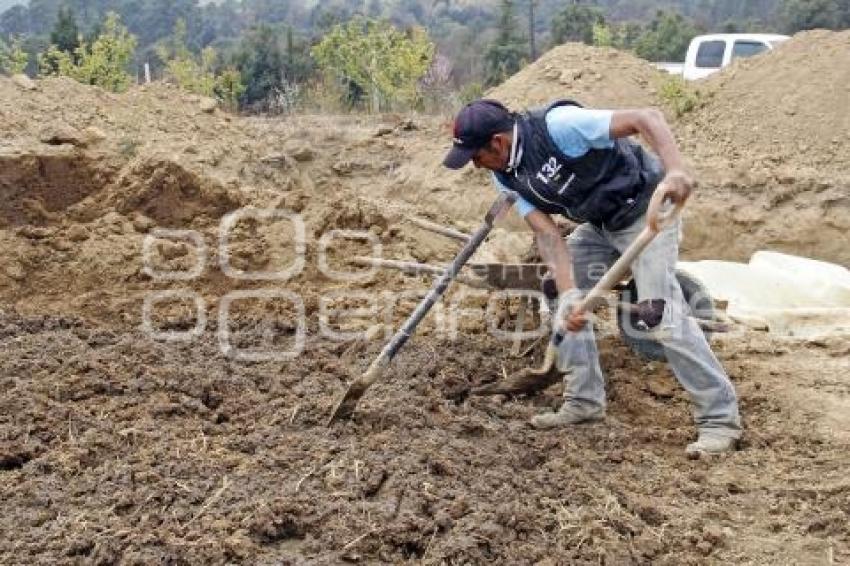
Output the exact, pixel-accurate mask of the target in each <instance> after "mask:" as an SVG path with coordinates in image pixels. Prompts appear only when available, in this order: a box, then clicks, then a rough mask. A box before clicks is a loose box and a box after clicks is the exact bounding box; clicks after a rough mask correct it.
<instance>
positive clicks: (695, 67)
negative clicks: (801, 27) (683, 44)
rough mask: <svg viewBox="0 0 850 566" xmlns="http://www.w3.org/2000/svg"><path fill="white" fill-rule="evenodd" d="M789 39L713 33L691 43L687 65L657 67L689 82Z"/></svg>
mask: <svg viewBox="0 0 850 566" xmlns="http://www.w3.org/2000/svg"><path fill="white" fill-rule="evenodd" d="M787 39H789V38H788V36H787V35H778V34H773V33H713V34H710V35H698V36H696V37H695V38H693V39H692V40H691V44H690V45H689V46H688V54H687V55H686V56H685V62H684V63H656V64H655V65H656V67H658V68H659V69H662V70H664V71H667V72H668V73H671V74H674V75H682V76H683V77H684V78H686V79H688V80H694V79H701V78H703V77H707V76H708V75H710V74H712V73H715V72H717V71H719V70H720V69H722V68H723V67H725V66H726V65H728V64H729V63H731V62H732V60H733V59H736V58H738V57H752V56H753V55H758V54H759V53H761V52H762V51H767V50H770V49H773V48H775V47H776V46H777V45H779V44H780V43H782V42H783V41H785V40H787Z"/></svg>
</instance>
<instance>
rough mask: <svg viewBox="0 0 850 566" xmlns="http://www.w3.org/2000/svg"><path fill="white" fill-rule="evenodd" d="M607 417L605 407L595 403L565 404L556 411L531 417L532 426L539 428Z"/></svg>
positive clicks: (587, 421) (599, 419)
mask: <svg viewBox="0 0 850 566" xmlns="http://www.w3.org/2000/svg"><path fill="white" fill-rule="evenodd" d="M604 418H605V408H604V407H599V406H595V405H570V404H567V403H564V405H563V406H562V407H561V408H560V409H558V411H557V412H555V413H546V414H544V415H537V416H535V417H533V418H532V419H531V426H533V427H534V428H539V429H546V428H557V427H561V426H568V425H574V424H580V423H589V422H595V421H601V420H602V419H604Z"/></svg>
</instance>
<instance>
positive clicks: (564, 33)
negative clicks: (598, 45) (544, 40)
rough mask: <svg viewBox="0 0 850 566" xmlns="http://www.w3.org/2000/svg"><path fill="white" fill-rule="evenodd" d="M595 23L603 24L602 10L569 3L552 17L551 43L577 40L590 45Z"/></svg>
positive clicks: (558, 43) (557, 43)
mask: <svg viewBox="0 0 850 566" xmlns="http://www.w3.org/2000/svg"><path fill="white" fill-rule="evenodd" d="M597 25H605V17H604V16H603V15H602V10H600V9H599V8H597V7H596V6H588V5H586V4H570V5H568V6H567V7H565V8H564V9H563V10H561V11H560V12H559V13H558V14H556V15H555V17H554V18H553V19H552V43H553V44H554V45H560V44H562V43H566V42H568V41H578V42H581V43H586V44H588V45H592V44H593V28H594V26H597Z"/></svg>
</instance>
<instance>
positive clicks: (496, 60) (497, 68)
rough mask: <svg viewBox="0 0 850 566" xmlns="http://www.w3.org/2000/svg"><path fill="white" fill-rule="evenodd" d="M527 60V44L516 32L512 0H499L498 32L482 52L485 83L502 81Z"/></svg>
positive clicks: (492, 83) (491, 83) (490, 83)
mask: <svg viewBox="0 0 850 566" xmlns="http://www.w3.org/2000/svg"><path fill="white" fill-rule="evenodd" d="M527 60H528V51H527V44H526V41H525V39H524V38H523V37H522V36H521V35H520V34H519V32H518V28H517V23H516V15H515V13H514V3H513V0H501V8H500V12H499V24H498V33H497V35H496V38H495V39H494V40H493V43H491V44H490V46H489V47H488V48H487V51H486V52H485V53H484V64H485V69H486V70H485V75H486V76H485V82H486V84H488V85H495V84H498V83H500V82H502V81H504V80H505V79H507V78H508V77H510V76H511V75H513V74H514V73H516V72H517V71H519V70H520V69H521V68H522V67H523V66H524V65H525V63H526V62H527Z"/></svg>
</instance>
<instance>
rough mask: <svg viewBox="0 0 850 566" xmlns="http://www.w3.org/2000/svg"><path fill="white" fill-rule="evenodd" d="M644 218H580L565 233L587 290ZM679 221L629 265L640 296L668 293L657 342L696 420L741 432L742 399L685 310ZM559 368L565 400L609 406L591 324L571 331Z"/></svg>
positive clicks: (704, 426) (724, 431)
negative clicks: (598, 221)
mask: <svg viewBox="0 0 850 566" xmlns="http://www.w3.org/2000/svg"><path fill="white" fill-rule="evenodd" d="M645 222H646V219H645V218H640V219H639V220H638V221H637V222H635V223H634V224H632V225H631V226H629V227H628V228H624V229H622V230H618V231H616V232H611V231H608V230H605V229H602V228H597V227H595V226H593V225H592V224H582V225H581V226H579V227H578V228H577V229H576V230H575V231H574V232H573V233H572V234H571V235H570V236H569V238H568V239H567V242H568V244H569V247H570V252H571V254H572V260H573V277H574V279H575V283H576V286H577V287H578V288H579V289H580V290H582V291H585V292H586V291H588V290H590V289H591V288H592V287H593V285H594V284H595V283H596V281H597V280H598V279H599V278H600V277H601V276H602V273H604V271H605V269H607V267H609V266H610V265H611V264H613V262H614V261H615V260H616V259H617V257H618V256H619V254H620V253H621V252H622V251H623V250H625V249H626V247H627V246H628V245H629V244H630V243H631V242H632V241H633V240H634V239H635V238H636V237H637V235H638V234H639V233H640V231H641V230H642V229H643V227H644V225H645ZM680 233H681V225H680V222H676V223H675V224H673V225H671V226H668V227H667V228H665V229H664V230H662V231H661V233H659V234H658V235H657V236H656V237H655V239H654V240H653V241H652V242H651V243H650V244H649V245H648V246H647V248H646V249H645V250H644V252H643V253H642V254H641V255H640V257H638V259H637V260H636V261H635V262H634V263H633V264H632V273H633V274H634V278H635V281H636V283H637V289H638V300H639V301H645V300H650V299H664V301H665V308H664V315H663V318H662V320H661V324H660V325H659V326H657V327H656V329H658V331H657V332H656V334H657V336H658V339H659V341H660V342H661V344H662V346H663V347H664V352H665V354H666V355H667V360H668V361H669V362H670V366H671V368H672V369H673V373H674V374H675V375H676V379H678V380H679V383H681V384H682V387H684V388H685V390H686V391H687V392H688V394H689V395H690V398H691V400H692V402H693V405H694V408H693V413H694V420H695V421H696V425H697V428H698V429H699V430H700V431H701V432H703V431H704V432H711V433H715V434H720V435H723V436H728V437H733V438H739V437H740V435H741V423H740V417H739V416H738V400H737V398H736V396H735V389H734V387H733V386H732V383H731V382H730V381H729V378H728V376H727V375H726V372H725V371H724V370H723V367H722V366H721V365H720V362H719V361H718V360H717V358H716V357H715V355H714V353H713V352H712V351H711V347H710V346H709V345H708V342H707V341H706V339H705V336H704V335H703V333H702V331H701V330H700V328H699V327H698V325H697V324H696V322H695V321H694V320H693V319H691V318H690V317H689V316H688V312H689V311H688V306H687V305H686V304H685V300H684V297H683V295H682V290H681V288H680V287H679V283H678V281H677V280H676V275H675V269H676V261H677V259H678V255H679V238H680ZM558 358H559V361H558V364H559V366H558V369H560V370H561V371H565V372H569V373H567V375H566V376H565V378H564V385H565V389H564V396H565V398H566V401H565V402H566V403H567V404H574V405H588V404H589V405H596V406H600V407H604V406H605V383H604V378H603V375H602V368H601V367H600V366H599V353H598V351H597V349H596V340H595V338H594V335H593V328H592V325H591V324H587V325H585V327H584V328H583V329H582V330H581V331H579V332H575V333H567V337H566V339H565V340H564V341H563V342H562V343H561V347H560V349H559V356H558Z"/></svg>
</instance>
